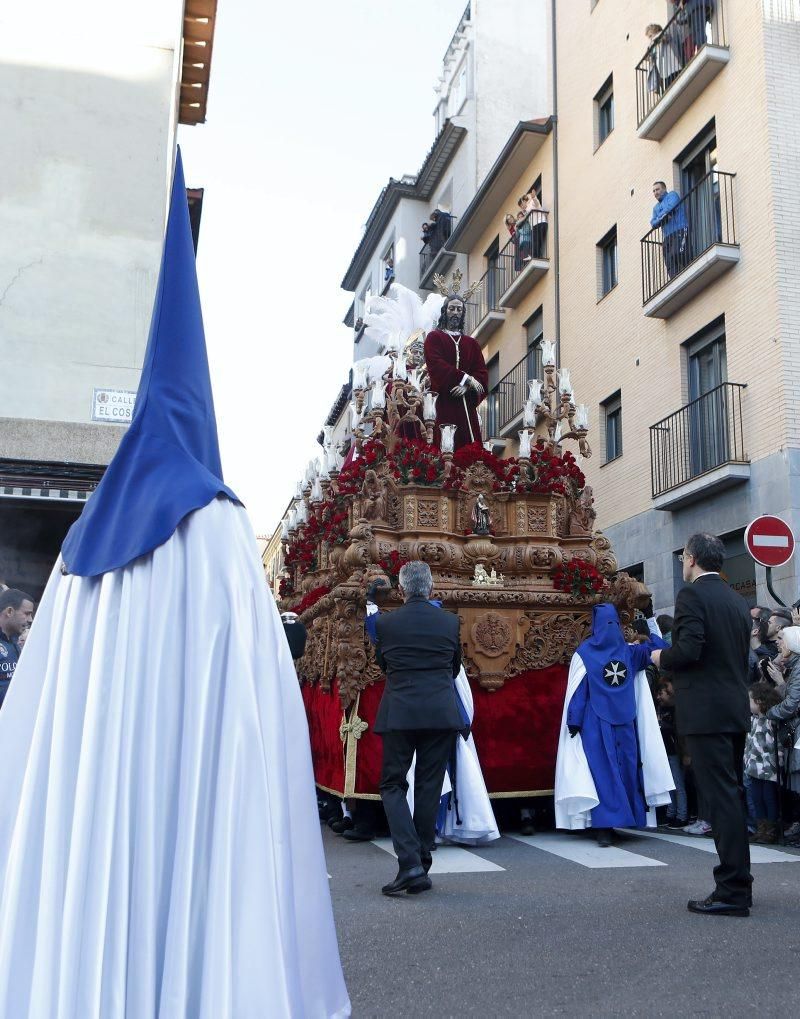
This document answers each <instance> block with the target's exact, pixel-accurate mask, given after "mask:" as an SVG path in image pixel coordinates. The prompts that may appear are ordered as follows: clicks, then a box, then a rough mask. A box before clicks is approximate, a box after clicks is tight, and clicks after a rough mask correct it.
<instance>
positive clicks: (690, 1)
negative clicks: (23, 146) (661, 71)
mask: <svg viewBox="0 0 800 1019" xmlns="http://www.w3.org/2000/svg"><path fill="white" fill-rule="evenodd" d="M714 6H715V4H714V0H672V7H673V10H674V14H673V17H674V18H675V24H676V26H677V27H678V30H679V32H680V37H681V42H682V48H683V63H684V65H685V64H688V63H689V61H690V60H691V59H692V57H693V56H694V55H695V53H697V51H698V50H699V49H700V47H701V46H704V45H705V43H706V25H707V24H710V23H713V19H714Z"/></svg>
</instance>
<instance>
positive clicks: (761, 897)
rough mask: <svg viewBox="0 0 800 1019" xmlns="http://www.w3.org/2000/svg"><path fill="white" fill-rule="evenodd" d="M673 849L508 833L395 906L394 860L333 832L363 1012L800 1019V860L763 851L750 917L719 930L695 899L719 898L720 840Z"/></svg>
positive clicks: (625, 838)
mask: <svg viewBox="0 0 800 1019" xmlns="http://www.w3.org/2000/svg"><path fill="white" fill-rule="evenodd" d="M673 838H674V839H675V840H676V841H669V840H664V839H660V838H659V839H656V838H651V837H646V836H644V835H640V834H630V835H628V834H618V836H617V840H616V842H615V847H614V848H613V849H612V850H600V849H598V848H596V847H595V846H594V844H593V843H592V842H590V841H588V840H586V839H585V838H584V837H582V836H572V835H566V834H556V833H549V834H544V835H543V836H541V837H539V836H536V837H534V839H533V841H532V842H531V841H528V842H522V841H517V840H515V839H513V838H511V837H509V836H504V837H503V838H502V839H500V840H499V841H497V842H494V843H492V844H491V845H490V846H489V847H488V848H483V849H477V850H475V849H470V850H464V849H449V850H448V851H447V852H446V853H442V851H441V850H439V851H438V852H437V853H436V854H435V857H434V860H435V862H434V869H433V871H432V873H431V877H432V878H433V883H434V887H433V889H432V890H431V891H430V892H427V893H424V894H422V895H416V896H409V895H403V896H401V897H399V898H387V897H386V896H383V895H381V892H380V887H381V885H382V884H385V883H386V882H387V881H390V880H391V879H392V878H393V877H394V875H395V873H396V861H395V859H394V857H393V856H391V855H389V853H388V852H386V851H385V850H384V849H382V848H380V846H379V845H376V844H375V843H350V842H346V841H345V840H344V839H342V838H339V837H337V836H335V835H334V834H333V833H332V832H330V831H329V830H327V829H325V831H324V841H325V849H326V854H327V860H328V872H329V874H330V876H331V891H332V895H333V905H334V912H335V915H336V922H337V928H338V933H339V944H340V949H341V955H342V963H343V966H344V972H345V978H346V980H347V985H348V989H349V991H350V997H351V1001H352V1003H353V1015H354V1016H355V1017H366V1016H370V1017H371V1016H376V1017H377V1016H380V1017H381V1019H391V1017H395V1016H396V1017H403V1019H407V1017H411V1016H414V1017H416V1016H434V1015H435V1016H439V1017H449V1016H459V1017H461V1016H579V1015H580V1016H592V1017H595V1016H623V1015H624V1016H675V1015H680V1014H685V1015H690V1016H701V1017H703V1016H714V1017H716V1016H726V1017H735V1016H745V1015H748V1016H749V1015H752V1014H754V1013H755V1014H757V1015H758V1016H760V1017H768V1016H786V1015H789V1014H797V1012H798V1008H800V968H799V967H798V959H800V852H798V851H797V850H792V849H780V848H779V847H776V849H775V850H772V849H771V848H770V850H762V851H761V852H760V853H759V854H758V855H760V856H765V857H768V858H769V859H770V861H771V862H760V863H755V864H754V867H753V872H754V876H755V884H754V899H755V905H754V908H753V910H752V912H751V915H750V917H748V918H746V919H745V918H737V917H705V916H696V915H694V914H691V913H689V912H688V910H687V909H686V901H687V899H689V898H703V897H704V896H705V895H707V894H708V893H709V892H710V891H711V890H712V887H713V881H712V877H711V868H712V867H713V865H714V863H715V862H716V859H717V857H716V853H715V852H713V843H711V842H710V840H708V839H702V838H701V839H697V838H692V837H690V836H680V835H678V836H673ZM603 853H607V854H609V855H608V856H606V857H603V856H602V854H603ZM563 854H566V855H567V856H570V857H574V858H565V856H564V855H563ZM487 866H488V867H489V868H490V869H485V870H475V869H474V868H476V867H487ZM464 867H466V868H470V869H468V870H466V871H463V870H462V871H461V872H458V871H456V872H452V869H453V868H464ZM442 868H444V869H446V870H448V871H450V872H447V873H438V874H437V873H436V871H437V870H438V869H442Z"/></svg>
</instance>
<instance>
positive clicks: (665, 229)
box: [642, 170, 737, 304]
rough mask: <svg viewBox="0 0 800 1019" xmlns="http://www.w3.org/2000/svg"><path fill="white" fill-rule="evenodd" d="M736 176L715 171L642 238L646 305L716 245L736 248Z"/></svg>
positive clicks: (643, 282)
mask: <svg viewBox="0 0 800 1019" xmlns="http://www.w3.org/2000/svg"><path fill="white" fill-rule="evenodd" d="M735 177H736V174H734V173H722V172H721V171H719V170H712V171H711V173H709V174H708V175H707V176H705V177H703V179H702V180H701V181H700V182H699V183H698V184H696V185H695V186H694V187H693V188H692V190H691V191H689V192H688V193H687V194H686V195H684V197H683V198H682V199H681V200H680V202H678V204H677V205H676V206H675V207H674V208H673V209H672V210H671V211H670V212H669V213H668V214H667V216H666V217H665V219H664V221H663V222H662V223H660V224H659V225H658V226H655V227H653V229H652V230H650V231H649V233H646V234H645V235H644V237H643V238H642V303H643V304H647V302H648V301H649V300H650V299H651V298H652V297H655V295H656V294H657V293H658V292H659V291H660V290H663V289H664V287H665V286H667V284H668V283H670V282H671V281H672V280H673V279H674V278H675V277H676V276H679V275H680V273H682V272H683V271H684V270H685V269H687V268H688V267H689V266H690V265H691V264H692V263H693V262H695V261H697V259H698V258H700V256H701V255H703V254H704V253H705V252H706V251H708V249H709V248H711V247H713V245H715V244H736V243H737V241H736V220H735V218H734V208H733V182H734V179H735Z"/></svg>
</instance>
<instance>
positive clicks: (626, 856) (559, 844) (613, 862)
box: [508, 833, 666, 870]
mask: <svg viewBox="0 0 800 1019" xmlns="http://www.w3.org/2000/svg"><path fill="white" fill-rule="evenodd" d="M508 838H510V839H514V841H515V842H522V843H523V844H524V845H526V846H533V847H534V849H543V850H544V851H545V852H546V853H552V854H553V856H560V857H561V858H562V859H564V860H570V861H571V862H572V863H579V864H580V865H581V866H582V867H590V868H592V869H596V870H606V869H609V868H614V867H666V864H665V863H662V862H661V861H660V860H651V859H650V857H649V856H640V855H639V854H638V853H632V852H630V851H629V850H627V849H619V848H618V847H617V846H606V847H605V848H604V847H602V846H598V845H597V843H596V842H595V841H594V839H593V837H592V836H591V835H568V834H566V833H556V834H552V835H550V834H547V835H509V836H508Z"/></svg>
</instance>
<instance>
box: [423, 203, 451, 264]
mask: <svg viewBox="0 0 800 1019" xmlns="http://www.w3.org/2000/svg"><path fill="white" fill-rule="evenodd" d="M454 219H455V216H453V215H451V214H449V213H445V214H443V215H441V216H440V217H439V219H438V220H437V221H436V223H435V224H434V226H433V228H432V230H431V232H430V234H429V235H428V240H427V241H426V242H425V243H424V244H423V245H422V247H421V248H420V251H419V278H420V280H424V279H425V277H426V276H427V274H428V272H429V271H430V268H431V266H432V265H433V263H434V260H435V258H436V256H437V255H438V254H439V252H440V251H441V250H442V248H443V247H444V246H445V244H446V243H447V241H448V239H449V237H450V234H451V233H452V232H453V220H454Z"/></svg>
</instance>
